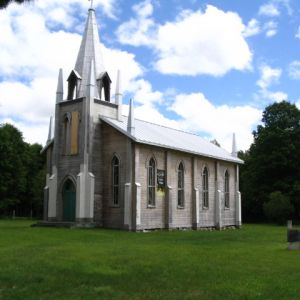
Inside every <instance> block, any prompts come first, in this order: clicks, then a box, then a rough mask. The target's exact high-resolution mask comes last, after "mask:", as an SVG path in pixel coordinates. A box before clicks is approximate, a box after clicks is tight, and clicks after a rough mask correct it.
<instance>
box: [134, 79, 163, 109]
mask: <svg viewBox="0 0 300 300" xmlns="http://www.w3.org/2000/svg"><path fill="white" fill-rule="evenodd" d="M128 90H129V91H130V92H131V93H133V94H134V100H135V102H138V103H141V104H149V105H150V104H152V103H153V104H154V103H156V104H160V103H161V102H162V98H163V94H162V93H161V92H159V91H153V90H152V85H151V84H150V82H148V81H146V80H144V79H138V80H135V81H132V82H131V84H130V85H129V87H128Z"/></svg>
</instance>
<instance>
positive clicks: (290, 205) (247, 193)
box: [239, 101, 300, 223]
mask: <svg viewBox="0 0 300 300" xmlns="http://www.w3.org/2000/svg"><path fill="white" fill-rule="evenodd" d="M261 121H262V124H261V125H258V126H257V129H256V130H255V131H253V143H252V145H251V146H250V149H249V150H248V151H245V152H240V153H239V157H240V158H241V159H243V160H244V162H245V163H244V165H243V166H241V170H240V181H241V183H240V190H241V192H242V209H243V218H244V220H245V221H253V222H257V221H259V222H261V221H265V220H270V221H273V222H276V223H285V222H286V220H287V219H288V218H293V219H299V216H300V110H299V109H298V108H297V107H296V105H294V104H291V103H289V102H287V101H282V102H279V103H274V104H272V105H269V106H267V107H266V108H265V110H264V112H263V115H262V120H261Z"/></svg>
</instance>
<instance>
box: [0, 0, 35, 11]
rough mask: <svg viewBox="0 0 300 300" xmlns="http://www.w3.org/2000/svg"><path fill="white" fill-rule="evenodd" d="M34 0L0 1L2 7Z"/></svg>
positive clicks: (0, 7)
mask: <svg viewBox="0 0 300 300" xmlns="http://www.w3.org/2000/svg"><path fill="white" fill-rule="evenodd" d="M31 1H32V0H2V1H0V9H3V8H6V7H7V6H8V5H9V4H10V3H12V2H15V3H19V4H21V3H25V2H31Z"/></svg>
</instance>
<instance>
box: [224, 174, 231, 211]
mask: <svg viewBox="0 0 300 300" xmlns="http://www.w3.org/2000/svg"><path fill="white" fill-rule="evenodd" d="M224 196H225V208H229V198H230V197H229V196H230V194H229V173H228V170H226V172H225V179H224Z"/></svg>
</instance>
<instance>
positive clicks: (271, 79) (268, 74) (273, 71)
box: [256, 64, 282, 90]
mask: <svg viewBox="0 0 300 300" xmlns="http://www.w3.org/2000/svg"><path fill="white" fill-rule="evenodd" d="M260 73H261V77H260V79H259V80H258V81H257V82H256V83H257V85H258V86H259V87H260V88H261V89H263V90H265V89H267V88H268V87H269V86H270V85H271V84H274V83H277V82H278V81H279V79H280V76H281V73H282V70H281V69H278V68H272V67H270V66H268V65H266V64H264V65H262V66H260Z"/></svg>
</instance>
